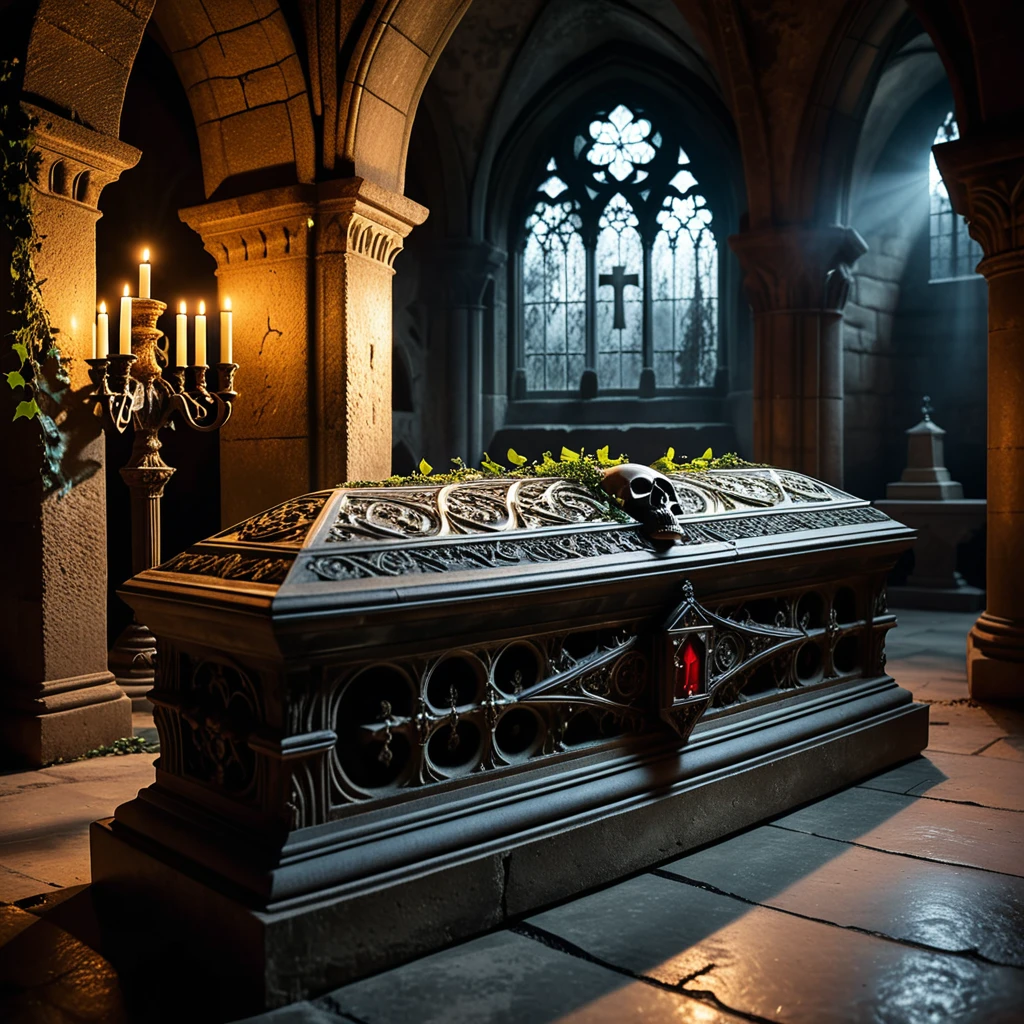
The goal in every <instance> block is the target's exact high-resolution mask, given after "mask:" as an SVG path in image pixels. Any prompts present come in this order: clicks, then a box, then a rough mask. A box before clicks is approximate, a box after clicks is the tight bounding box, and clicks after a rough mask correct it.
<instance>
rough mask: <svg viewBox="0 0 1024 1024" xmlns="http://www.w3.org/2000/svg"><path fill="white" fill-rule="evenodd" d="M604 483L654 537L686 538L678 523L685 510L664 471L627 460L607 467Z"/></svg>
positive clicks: (674, 539)
mask: <svg viewBox="0 0 1024 1024" xmlns="http://www.w3.org/2000/svg"><path fill="white" fill-rule="evenodd" d="M601 486H602V487H603V488H604V490H606V491H607V492H608V493H609V494H610V495H612V496H613V497H615V498H617V499H618V500H619V501H620V502H621V503H622V507H623V508H624V509H625V510H626V512H628V513H629V515H631V516H632V517H633V518H634V519H635V520H636V521H637V522H638V523H640V525H641V526H643V528H644V533H646V534H647V536H648V537H650V538H651V540H660V541H677V540H682V539H683V531H682V529H681V528H680V525H679V517H680V516H681V515H682V514H683V510H682V508H681V507H680V505H679V499H678V498H677V497H676V491H675V488H674V487H673V486H672V481H671V480H669V478H668V477H667V476H665V475H664V474H663V473H659V472H658V471H657V470H654V469H651V468H650V467H649V466H641V465H639V464H637V463H635V462H627V463H625V465H622V466H613V467H612V468H611V469H608V470H606V471H605V474H604V479H603V480H602V481H601Z"/></svg>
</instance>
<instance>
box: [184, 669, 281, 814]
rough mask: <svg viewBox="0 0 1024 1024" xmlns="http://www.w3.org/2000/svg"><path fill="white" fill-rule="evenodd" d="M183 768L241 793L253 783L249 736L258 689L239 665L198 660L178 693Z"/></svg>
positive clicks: (202, 779)
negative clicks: (181, 726) (190, 676)
mask: <svg viewBox="0 0 1024 1024" xmlns="http://www.w3.org/2000/svg"><path fill="white" fill-rule="evenodd" d="M180 713H181V719H182V721H183V722H184V723H185V724H186V725H187V726H188V728H183V729H182V733H183V736H182V770H183V772H184V774H186V775H190V776H192V777H193V778H195V779H198V780H199V781H200V782H204V783H207V784H208V785H211V786H214V787H216V788H218V789H223V790H225V791H227V792H229V793H231V794H232V795H234V796H239V797H243V796H245V795H246V794H247V793H248V792H249V791H250V790H252V789H253V788H254V787H255V784H256V755H255V753H254V751H253V750H252V749H251V748H250V746H249V738H250V736H251V735H252V733H253V731H254V729H255V728H256V726H257V724H258V723H259V722H260V721H261V720H262V713H261V703H260V698H259V693H258V691H257V689H256V687H255V686H254V685H253V683H252V680H251V679H250V678H249V677H248V676H247V675H246V674H245V673H244V672H243V671H242V670H241V669H240V668H238V667H237V666H234V665H229V664H227V663H225V662H221V661H203V662H200V663H199V664H198V665H196V666H195V668H194V669H193V671H192V678H191V682H190V684H189V688H188V690H187V691H186V692H185V693H184V694H183V695H182V703H181V706H180Z"/></svg>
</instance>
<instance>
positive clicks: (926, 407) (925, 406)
mask: <svg viewBox="0 0 1024 1024" xmlns="http://www.w3.org/2000/svg"><path fill="white" fill-rule="evenodd" d="M932 408H933V407H932V400H931V399H930V398H929V397H928V396H927V395H925V396H924V398H922V399H921V415H922V416H923V417H924V421H925V423H931V421H932Z"/></svg>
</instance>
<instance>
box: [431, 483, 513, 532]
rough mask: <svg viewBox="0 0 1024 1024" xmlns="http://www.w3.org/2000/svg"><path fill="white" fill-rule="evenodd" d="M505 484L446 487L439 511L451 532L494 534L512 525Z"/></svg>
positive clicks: (507, 488)
mask: <svg viewBox="0 0 1024 1024" xmlns="http://www.w3.org/2000/svg"><path fill="white" fill-rule="evenodd" d="M508 493H509V485H508V483H496V484H479V483H477V484H468V485H465V486H454V487H446V488H445V489H444V490H443V491H442V492H441V494H440V503H441V508H442V512H443V514H444V516H445V518H446V519H447V521H448V525H449V527H450V529H451V531H452V532H453V533H492V532H493V533H496V532H499V531H501V530H509V529H511V528H512V527H513V526H514V516H513V513H512V511H511V509H510V508H509V501H508Z"/></svg>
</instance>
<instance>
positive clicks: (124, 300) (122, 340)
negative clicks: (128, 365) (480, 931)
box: [117, 285, 132, 356]
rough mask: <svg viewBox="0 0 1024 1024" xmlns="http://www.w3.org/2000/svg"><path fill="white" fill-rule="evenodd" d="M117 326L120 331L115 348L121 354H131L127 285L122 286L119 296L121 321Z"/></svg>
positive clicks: (130, 302)
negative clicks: (122, 290) (122, 293)
mask: <svg viewBox="0 0 1024 1024" xmlns="http://www.w3.org/2000/svg"><path fill="white" fill-rule="evenodd" d="M117 326H118V330H119V331H120V334H119V335H118V342H119V344H118V348H117V350H118V352H120V353H121V355H123V356H130V355H131V354H132V297H131V296H130V295H129V294H128V285H125V286H124V295H122V296H121V322H120V323H119V324H118V325H117Z"/></svg>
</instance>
